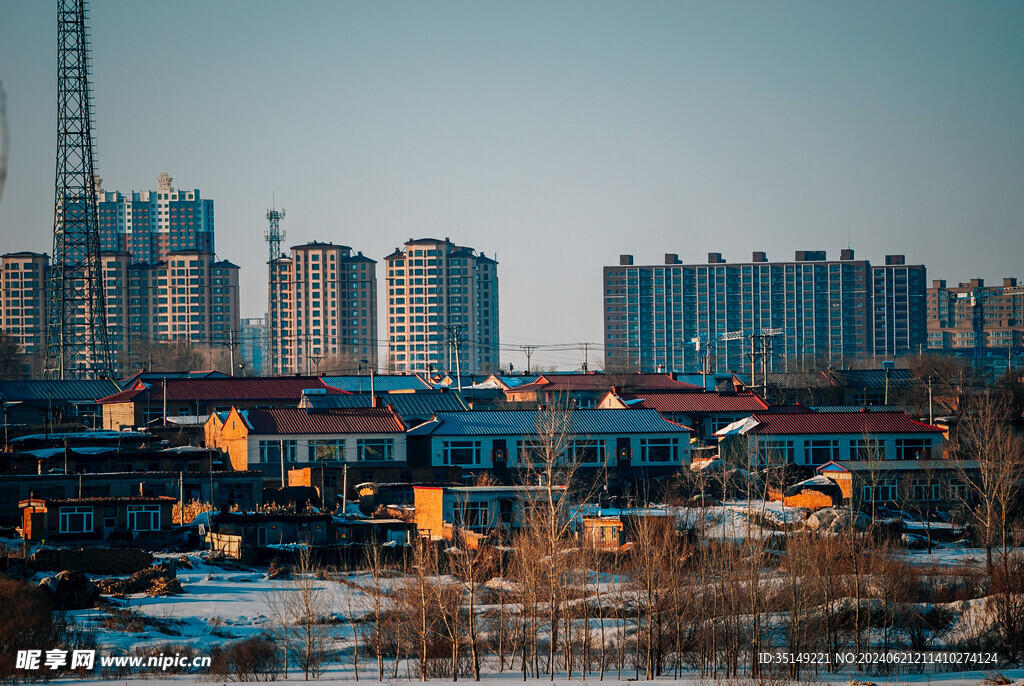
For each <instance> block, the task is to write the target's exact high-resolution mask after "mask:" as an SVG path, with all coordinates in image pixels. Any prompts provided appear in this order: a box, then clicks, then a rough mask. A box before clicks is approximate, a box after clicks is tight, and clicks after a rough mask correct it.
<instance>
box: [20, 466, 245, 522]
mask: <svg viewBox="0 0 1024 686" xmlns="http://www.w3.org/2000/svg"><path fill="white" fill-rule="evenodd" d="M139 495H142V496H145V497H159V496H165V497H173V498H182V499H183V500H184V501H185V502H186V503H187V502H189V501H191V500H200V501H203V502H207V503H213V504H214V506H216V507H218V508H220V509H222V510H227V509H229V508H231V507H243V508H254V507H257V506H259V505H260V504H262V502H263V475H262V474H261V473H260V472H233V471H218V472H205V471H204V472H189V471H173V472H168V471H159V472H148V471H146V472H135V471H132V472H89V473H80V474H10V475H2V476H0V523H3V524H9V523H14V522H16V521H18V520H19V519H20V516H21V514H20V512H19V509H18V504H19V502H20V501H22V500H27V499H29V498H43V499H58V500H68V499H74V498H125V497H136V496H139Z"/></svg>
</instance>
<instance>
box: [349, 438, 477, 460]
mask: <svg viewBox="0 0 1024 686" xmlns="http://www.w3.org/2000/svg"><path fill="white" fill-rule="evenodd" d="M356 459H357V460H359V461H360V462H367V461H370V460H393V459H395V439H393V438H360V439H359V440H358V441H356ZM477 464H479V461H478V462H477Z"/></svg>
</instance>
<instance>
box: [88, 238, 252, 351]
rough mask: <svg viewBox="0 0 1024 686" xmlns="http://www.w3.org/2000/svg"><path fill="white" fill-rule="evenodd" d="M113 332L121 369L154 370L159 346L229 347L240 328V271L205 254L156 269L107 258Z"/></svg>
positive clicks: (183, 254) (190, 254)
mask: <svg viewBox="0 0 1024 686" xmlns="http://www.w3.org/2000/svg"><path fill="white" fill-rule="evenodd" d="M100 257H101V260H102V263H103V265H102V266H103V283H104V287H105V289H106V293H105V295H106V303H107V332H108V336H109V340H110V347H111V354H112V356H113V358H114V360H115V361H116V362H117V363H118V364H117V365H116V366H117V367H118V368H119V369H131V368H137V367H140V366H142V367H145V366H148V364H149V360H148V357H147V355H148V354H149V353H150V352H151V350H152V349H151V347H150V344H151V343H153V342H169V341H183V342H188V343H191V344H194V345H205V346H226V345H228V344H229V343H232V342H234V341H235V340H236V337H237V335H238V328H239V316H238V315H239V313H238V265H236V264H233V263H231V262H228V261H227V260H218V259H217V258H216V257H215V256H214V254H213V253H211V252H204V251H180V252H171V253H169V254H168V255H167V257H166V259H165V260H164V261H161V262H157V263H156V264H148V263H143V262H132V261H131V255H129V254H128V253H126V252H119V253H102V254H101V256H100Z"/></svg>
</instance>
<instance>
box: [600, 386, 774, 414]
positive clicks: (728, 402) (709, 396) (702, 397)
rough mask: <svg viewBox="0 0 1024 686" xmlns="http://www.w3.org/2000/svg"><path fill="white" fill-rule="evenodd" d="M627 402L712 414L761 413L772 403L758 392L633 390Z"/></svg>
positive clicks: (665, 410)
mask: <svg viewBox="0 0 1024 686" xmlns="http://www.w3.org/2000/svg"><path fill="white" fill-rule="evenodd" d="M620 398H622V399H623V400H624V401H629V400H633V399H636V400H640V401H641V402H640V404H639V405H633V407H634V408H638V409H645V410H657V411H658V412H662V413H679V414H711V413H717V412H732V413H736V412H761V411H764V410H767V409H768V404H767V403H766V402H765V401H763V400H761V398H760V397H758V396H757V395H756V394H754V393H724V394H723V393H717V392H715V391H710V392H707V393H705V392H699V391H698V392H690V393H633V394H623V395H621V396H620Z"/></svg>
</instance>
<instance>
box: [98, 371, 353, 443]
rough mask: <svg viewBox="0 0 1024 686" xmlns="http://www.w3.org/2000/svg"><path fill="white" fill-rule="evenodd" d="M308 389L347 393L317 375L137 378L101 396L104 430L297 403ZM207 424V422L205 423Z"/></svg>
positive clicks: (329, 392) (293, 405) (291, 405)
mask: <svg viewBox="0 0 1024 686" xmlns="http://www.w3.org/2000/svg"><path fill="white" fill-rule="evenodd" d="M307 390H315V391H321V392H323V393H325V394H342V393H344V392H345V391H342V390H340V389H337V388H334V387H332V386H329V385H327V384H326V383H325V382H324V381H323V379H322V378H321V377H317V376H309V377H302V376H282V377H276V376H275V377H210V376H204V377H198V378H195V377H178V378H175V377H173V376H169V377H168V378H165V379H164V378H162V379H159V380H156V379H153V378H152V377H151V376H147V377H145V378H136V379H135V380H134V381H132V382H131V384H130V385H129V386H128V387H127V388H125V390H123V391H121V392H119V393H114V394H113V395H110V396H107V397H105V398H102V399H100V400H99V403H100V405H101V406H102V408H103V428H105V429H114V430H121V429H123V428H126V427H127V428H130V427H139V426H146V425H147V424H149V423H150V422H152V421H153V420H157V419H164V418H167V419H168V420H169V418H171V417H209V416H210V414H212V413H214V412H227V411H228V410H230V409H231V408H232V407H235V408H238V409H243V410H244V409H257V408H278V407H295V406H296V405H298V404H299V400H300V399H301V398H302V394H303V392H304V391H307ZM200 423H201V421H200Z"/></svg>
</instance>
